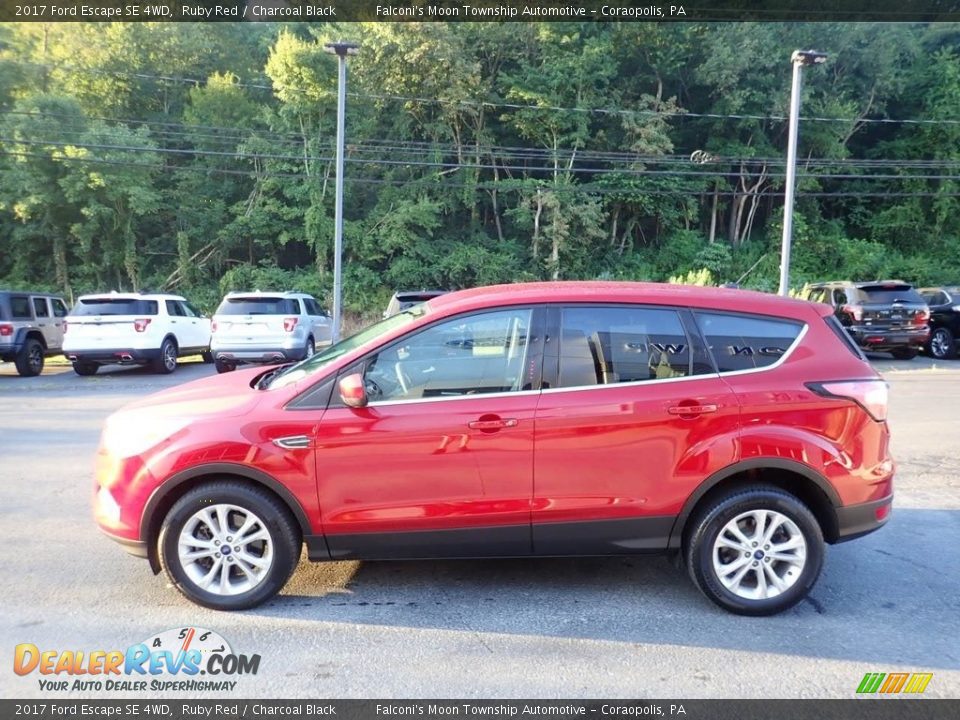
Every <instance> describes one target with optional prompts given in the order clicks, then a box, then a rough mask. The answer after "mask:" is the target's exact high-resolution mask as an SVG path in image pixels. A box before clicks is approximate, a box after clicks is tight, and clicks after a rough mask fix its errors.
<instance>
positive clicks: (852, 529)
mask: <svg viewBox="0 0 960 720" xmlns="http://www.w3.org/2000/svg"><path fill="white" fill-rule="evenodd" d="M892 512H893V495H888V496H887V497H885V498H882V499H881V500H875V501H873V502H868V503H862V504H860V505H847V506H845V507H839V508H837V540H836V541H837V542H838V543H840V542H846V541H847V540H853V539H854V538H858V537H863V536H864V535H867V534H869V533H872V532H873V531H875V530H879V529H880V528H882V527H883V526H884V525H885V524H886V523H887V520H889V519H890V515H891V513H892Z"/></svg>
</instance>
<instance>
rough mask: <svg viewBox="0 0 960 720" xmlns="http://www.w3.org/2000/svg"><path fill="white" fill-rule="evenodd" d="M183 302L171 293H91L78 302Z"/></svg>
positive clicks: (79, 298) (81, 297) (80, 298)
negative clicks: (100, 300) (105, 300)
mask: <svg viewBox="0 0 960 720" xmlns="http://www.w3.org/2000/svg"><path fill="white" fill-rule="evenodd" d="M99 299H107V300H183V301H184V302H186V301H187V299H186V298H185V297H183V296H182V295H171V294H169V293H135V292H108V293H90V294H89V295H81V296H80V297H78V298H77V302H80V301H81V300H99Z"/></svg>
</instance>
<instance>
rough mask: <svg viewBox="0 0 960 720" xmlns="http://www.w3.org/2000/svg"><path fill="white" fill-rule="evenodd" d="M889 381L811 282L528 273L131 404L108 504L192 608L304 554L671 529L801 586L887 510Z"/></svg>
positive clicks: (617, 548) (234, 601)
mask: <svg viewBox="0 0 960 720" xmlns="http://www.w3.org/2000/svg"><path fill="white" fill-rule="evenodd" d="M886 413H887V386H886V384H885V383H884V382H883V381H882V380H881V379H880V378H879V377H878V376H877V374H876V373H875V372H874V371H873V370H872V369H871V367H870V365H869V364H868V363H867V362H866V360H865V359H864V357H863V355H862V354H861V353H860V351H859V349H858V348H857V347H856V346H855V345H854V344H853V343H852V342H851V340H850V338H849V337H848V335H847V334H846V333H845V332H844V330H843V328H842V327H841V326H840V325H839V324H838V322H837V321H836V320H835V319H834V317H833V315H832V310H831V308H830V307H828V306H826V305H818V304H813V303H809V302H804V301H798V300H789V299H784V298H779V297H774V296H770V295H764V294H760V293H754V292H744V291H740V290H722V289H704V288H694V287H682V286H670V285H655V284H643V283H579V282H576V283H574V282H570V283H534V284H525V285H506V286H499V287H488V288H478V289H475V290H466V291H463V292H457V293H452V294H448V295H443V296H440V297H437V298H435V299H433V300H430V301H429V302H427V303H425V304H424V305H420V306H417V307H415V308H412V309H410V310H407V311H404V312H401V313H399V314H398V315H394V316H392V317H390V318H388V319H386V320H384V321H382V322H380V323H379V324H377V325H374V326H373V327H370V328H368V329H367V330H364V331H363V332H361V333H359V334H358V335H355V336H353V337H351V338H349V339H347V340H344V341H343V342H340V343H338V344H336V345H333V346H331V347H330V348H328V349H326V350H325V351H323V352H321V353H318V354H317V355H314V356H313V357H310V358H308V359H306V360H304V361H302V362H300V363H297V364H294V365H290V366H286V367H281V368H274V369H271V370H268V371H266V372H265V371H264V370H263V369H262V368H259V369H250V370H245V371H240V372H234V373H228V374H226V375H221V376H218V377H210V378H206V379H203V380H198V381H196V382H192V383H189V384H186V385H182V386H179V387H177V388H173V389H171V390H167V391H165V392H161V393H159V394H157V395H153V396H151V397H148V398H145V399H143V400H140V401H138V402H135V403H133V404H132V405H129V406H127V407H126V408H124V409H122V410H121V411H119V412H118V413H116V414H114V415H113V416H111V417H110V418H109V419H108V420H107V423H106V427H105V429H104V432H103V439H102V442H101V447H100V450H99V453H98V468H97V473H96V488H95V513H96V518H97V522H98V523H99V525H100V527H101V528H102V529H103V530H104V531H105V532H106V533H107V534H108V535H110V536H111V537H113V538H114V539H115V540H117V541H119V542H120V543H121V544H123V545H124V546H126V547H127V549H129V550H130V551H131V552H133V553H134V554H137V555H140V556H142V557H146V558H149V561H150V565H151V567H152V568H153V570H154V572H159V571H160V569H161V568H163V569H165V570H166V572H167V574H168V576H169V578H170V580H171V582H172V583H173V584H174V585H176V586H177V588H179V589H180V591H181V592H182V593H183V594H184V595H186V596H187V597H188V598H190V599H191V600H193V601H195V602H197V603H199V604H201V605H204V606H206V607H210V608H215V609H222V610H237V609H242V608H249V607H252V606H255V605H258V604H260V603H262V602H264V601H266V600H268V599H269V598H271V597H273V596H274V595H275V594H276V593H277V592H278V591H279V590H280V589H281V588H282V587H283V586H284V584H285V583H286V582H287V579H288V578H289V577H290V575H291V573H292V572H293V570H294V568H295V567H296V565H297V561H298V559H299V557H300V548H301V544H302V543H306V546H307V552H308V554H309V557H310V559H311V560H315V561H319V560H346V559H364V560H379V559H399V558H405V559H409V558H471V557H484V558H491V557H517V556H556V555H598V556H602V555H626V554H634V553H665V552H675V553H680V554H681V557H682V558H683V560H684V562H685V563H686V566H687V567H688V568H689V573H690V577H691V578H692V579H693V582H694V583H695V584H696V585H697V587H699V588H700V590H702V591H703V593H704V594H705V595H706V596H707V597H709V598H710V599H711V600H713V601H714V602H715V603H717V604H718V605H720V606H722V607H724V608H726V609H728V610H731V611H733V612H737V613H742V614H746V615H766V614H771V613H775V612H778V611H781V610H784V609H785V608H788V607H790V606H792V605H793V604H795V603H796V602H798V601H799V600H800V599H801V598H803V597H804V596H805V595H806V594H807V592H808V591H809V590H810V588H811V587H812V586H813V584H814V583H815V582H816V580H817V576H818V575H819V574H820V568H821V566H822V564H823V558H824V543H825V542H826V543H836V542H841V541H843V540H849V539H851V538H854V537H858V536H860V535H863V534H865V533H868V532H871V531H873V530H876V529H877V528H879V527H880V526H881V525H882V524H883V523H884V522H886V520H887V518H888V517H889V513H890V508H891V501H892V494H893V461H892V460H891V458H890V454H889V449H888V448H889V439H890V435H889V432H888V430H887V423H886Z"/></svg>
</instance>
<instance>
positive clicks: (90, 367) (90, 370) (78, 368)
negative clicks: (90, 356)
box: [73, 362, 100, 377]
mask: <svg viewBox="0 0 960 720" xmlns="http://www.w3.org/2000/svg"><path fill="white" fill-rule="evenodd" d="M99 369H100V366H99V365H97V364H96V363H89V362H75V363H74V364H73V371H74V372H75V373H76V374H77V375H81V376H83V377H89V376H90V375H96V374H97V370H99Z"/></svg>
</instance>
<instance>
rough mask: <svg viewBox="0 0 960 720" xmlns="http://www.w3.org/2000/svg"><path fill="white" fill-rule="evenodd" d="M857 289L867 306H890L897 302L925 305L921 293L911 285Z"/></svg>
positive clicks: (862, 287) (872, 286)
mask: <svg viewBox="0 0 960 720" xmlns="http://www.w3.org/2000/svg"><path fill="white" fill-rule="evenodd" d="M857 289H858V290H859V291H860V295H861V296H862V298H863V300H862V302H863V303H864V304H865V305H888V304H890V303H895V302H901V303H917V304H920V305H922V304H923V298H922V297H920V293H918V292H917V291H916V290H914V289H913V287H912V286H910V285H867V286H861V287H859V288H857Z"/></svg>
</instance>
